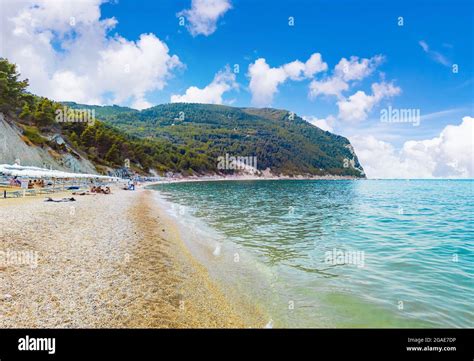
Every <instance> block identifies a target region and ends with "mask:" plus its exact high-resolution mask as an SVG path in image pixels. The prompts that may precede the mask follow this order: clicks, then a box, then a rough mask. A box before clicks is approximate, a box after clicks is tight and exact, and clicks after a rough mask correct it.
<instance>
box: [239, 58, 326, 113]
mask: <svg viewBox="0 0 474 361" xmlns="http://www.w3.org/2000/svg"><path fill="white" fill-rule="evenodd" d="M326 70H327V64H326V63H325V62H323V60H322V57H321V54H319V53H314V54H312V55H311V56H310V58H309V59H308V60H307V61H306V62H305V63H303V62H301V61H299V60H295V61H292V62H290V63H287V64H283V65H281V66H279V67H276V68H272V67H270V66H269V65H268V64H267V62H266V60H265V59H264V58H259V59H257V60H256V61H255V62H254V63H252V64H250V65H249V69H248V74H247V75H248V76H249V77H250V84H249V89H250V92H251V93H252V103H253V104H255V105H257V106H268V105H270V104H271V103H272V100H273V96H274V95H275V93H276V92H277V91H278V86H279V85H280V84H282V83H284V82H285V81H286V80H288V79H290V80H294V81H299V80H303V79H307V78H311V77H313V76H314V75H315V74H316V73H319V72H323V71H326Z"/></svg>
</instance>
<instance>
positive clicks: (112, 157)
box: [105, 144, 120, 164]
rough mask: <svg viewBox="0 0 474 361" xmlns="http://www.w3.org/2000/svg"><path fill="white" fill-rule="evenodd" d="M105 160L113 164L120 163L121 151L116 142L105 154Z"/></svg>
mask: <svg viewBox="0 0 474 361" xmlns="http://www.w3.org/2000/svg"><path fill="white" fill-rule="evenodd" d="M105 160H106V161H107V162H110V163H112V164H119V163H120V152H119V149H118V147H117V145H116V144H113V145H112V147H110V149H109V151H108V152H107V154H106V155H105Z"/></svg>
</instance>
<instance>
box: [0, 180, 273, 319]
mask: <svg viewBox="0 0 474 361" xmlns="http://www.w3.org/2000/svg"><path fill="white" fill-rule="evenodd" d="M152 192H153V191H150V190H144V189H139V190H137V191H135V192H128V191H122V190H119V189H114V190H113V194H111V195H102V194H98V195H86V196H75V198H76V199H77V201H76V202H68V203H50V202H44V197H36V198H25V199H6V200H1V201H0V230H1V231H0V328H26V327H32V328H48V327H52V328H56V327H59V328H98V327H105V328H121V327H133V328H136V327H140V328H141V327H145V328H148V327H153V328H154V327H163V328H182V327H183V328H189V327H199V328H200V327H229V328H230V327H262V326H264V319H263V318H262V317H261V316H260V315H259V313H258V311H256V310H252V311H251V312H249V311H248V310H245V312H244V311H243V310H238V309H236V307H235V306H233V304H232V303H230V302H229V300H227V299H226V297H225V296H224V294H223V292H222V291H221V289H220V286H219V285H217V284H216V283H215V282H213V280H211V279H210V277H209V275H208V273H207V271H206V269H205V268H204V267H203V266H202V265H200V264H199V263H198V262H197V261H196V260H195V259H194V258H193V256H192V255H191V254H190V252H189V251H188V250H187V248H186V247H185V245H184V242H183V241H182V240H181V239H180V238H179V236H178V231H177V229H176V228H175V226H174V225H173V224H172V223H170V222H169V220H167V219H166V217H165V216H164V212H163V210H160V209H158V206H157V205H156V204H155V202H153V199H152V197H151V193H152ZM62 196H63V195H58V194H55V195H53V197H54V198H60V197H62Z"/></svg>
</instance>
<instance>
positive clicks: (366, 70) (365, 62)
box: [309, 55, 384, 99]
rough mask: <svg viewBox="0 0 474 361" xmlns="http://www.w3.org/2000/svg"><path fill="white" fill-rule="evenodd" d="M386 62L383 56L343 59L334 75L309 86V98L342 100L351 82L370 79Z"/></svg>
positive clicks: (313, 82) (336, 67) (315, 81)
mask: <svg viewBox="0 0 474 361" xmlns="http://www.w3.org/2000/svg"><path fill="white" fill-rule="evenodd" d="M383 60H384V57H383V56H382V55H376V56H374V57H372V58H368V59H367V58H363V59H359V57H357V56H351V57H350V59H349V60H347V59H346V58H342V59H341V60H340V61H339V63H337V65H336V66H335V67H334V71H333V75H332V76H331V77H329V78H327V79H325V80H320V81H318V80H313V81H312V82H311V84H310V85H309V97H310V98H312V99H313V98H316V97H317V96H319V95H334V96H336V97H338V98H342V92H344V91H346V90H348V89H349V82H350V81H355V80H362V79H364V78H366V77H368V76H369V75H370V74H372V73H373V71H374V70H375V69H376V68H377V66H379V65H380V64H381V63H382V62H383Z"/></svg>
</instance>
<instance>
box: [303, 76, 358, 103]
mask: <svg viewBox="0 0 474 361" xmlns="http://www.w3.org/2000/svg"><path fill="white" fill-rule="evenodd" d="M347 89H349V84H347V83H346V82H345V81H344V80H342V79H341V78H338V77H331V78H329V79H326V80H322V81H318V80H313V81H312V82H311V83H310V84H309V97H310V98H315V97H317V96H318V95H335V96H337V97H338V98H340V97H342V92H343V91H346V90H347Z"/></svg>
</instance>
